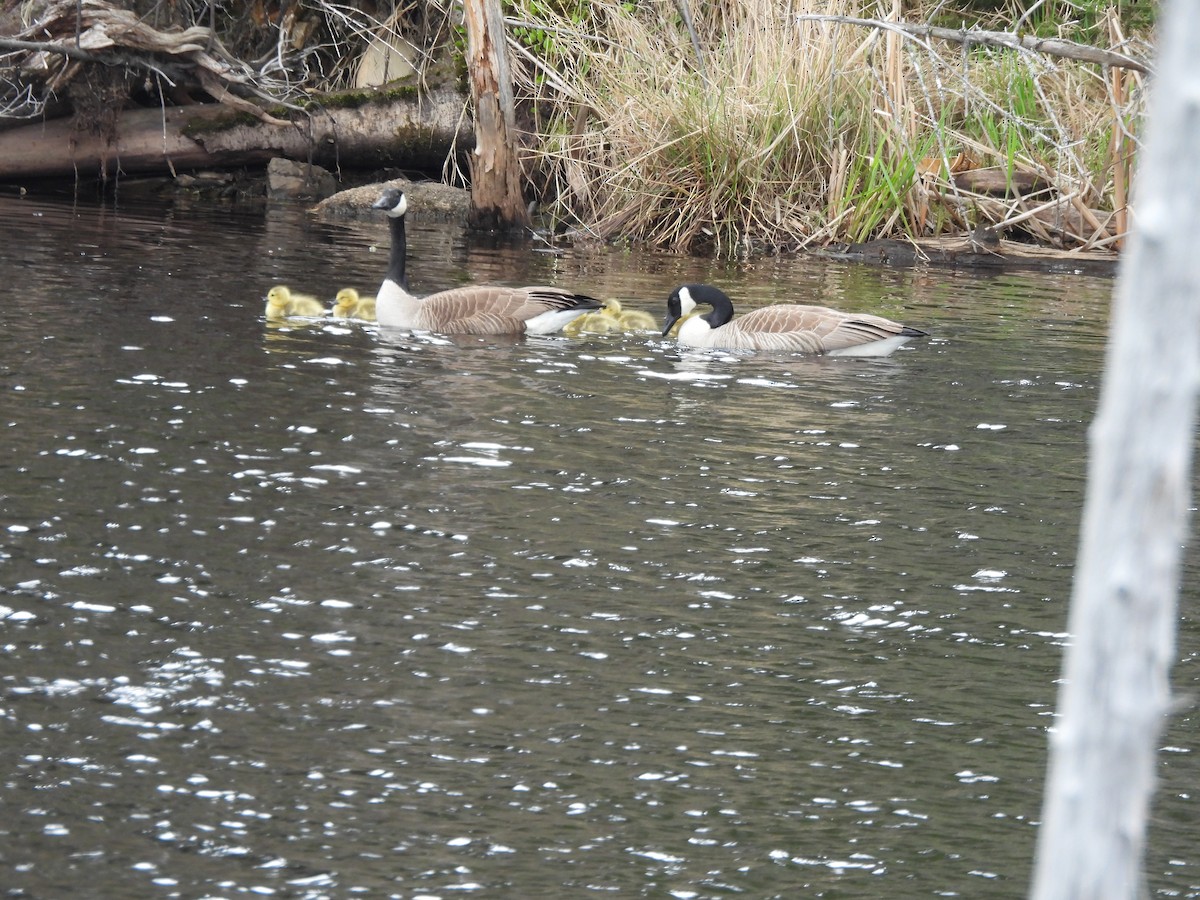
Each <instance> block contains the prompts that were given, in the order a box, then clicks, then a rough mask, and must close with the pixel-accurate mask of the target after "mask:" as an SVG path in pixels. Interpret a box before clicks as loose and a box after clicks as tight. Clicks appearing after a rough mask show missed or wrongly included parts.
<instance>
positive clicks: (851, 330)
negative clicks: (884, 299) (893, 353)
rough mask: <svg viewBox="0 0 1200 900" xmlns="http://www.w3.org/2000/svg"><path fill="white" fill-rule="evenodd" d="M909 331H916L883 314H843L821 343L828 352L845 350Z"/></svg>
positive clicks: (822, 337)
mask: <svg viewBox="0 0 1200 900" xmlns="http://www.w3.org/2000/svg"><path fill="white" fill-rule="evenodd" d="M907 333H914V332H912V330H911V329H906V328H905V327H904V326H903V325H901V324H900V323H899V322H893V321H892V320H891V319H885V318H883V316H872V315H870V314H866V313H864V314H860V315H846V314H843V315H842V320H841V321H840V322H837V323H836V324H835V325H834V326H833V327H832V328H830V330H829V331H828V332H826V333H825V334H823V335H822V336H821V343H822V344H824V345H825V350H826V352H828V351H831V350H844V349H845V348H847V347H858V346H861V345H862V344H870V343H872V342H874V341H883V340H887V339H888V338H891V337H895V336H896V335H899V334H907ZM917 333H919V332H917Z"/></svg>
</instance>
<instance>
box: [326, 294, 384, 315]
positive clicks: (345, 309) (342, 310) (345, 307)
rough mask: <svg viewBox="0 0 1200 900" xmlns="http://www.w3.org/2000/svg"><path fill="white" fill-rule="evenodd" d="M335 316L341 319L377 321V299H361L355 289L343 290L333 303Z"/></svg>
mask: <svg viewBox="0 0 1200 900" xmlns="http://www.w3.org/2000/svg"><path fill="white" fill-rule="evenodd" d="M333 314H334V315H335V316H337V317H338V318H339V319H362V320H363V321H364V322H374V321H375V298H374V297H360V296H359V293H358V291H356V290H355V289H354V288H342V289H341V290H340V291H338V292H337V297H336V298H335V299H334V302H333Z"/></svg>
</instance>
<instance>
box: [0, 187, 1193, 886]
mask: <svg viewBox="0 0 1200 900" xmlns="http://www.w3.org/2000/svg"><path fill="white" fill-rule="evenodd" d="M412 230H413V231H414V234H413V235H412V240H413V248H412V250H413V252H412V262H411V270H412V276H413V281H414V287H416V288H418V289H420V290H431V289H434V288H437V287H443V286H448V285H450V284H454V283H460V282H464V281H472V280H477V281H483V280H489V279H491V280H503V281H507V282H510V283H522V282H532V281H538V282H545V281H550V282H559V283H564V284H569V285H572V286H574V287H577V288H579V289H583V290H587V291H589V292H592V293H596V294H597V295H600V296H606V297H607V296H616V297H619V298H621V299H622V300H623V301H624V302H625V303H626V305H631V306H641V307H643V308H646V309H650V310H652V311H653V312H654V313H655V314H656V315H659V314H661V309H662V304H663V298H665V296H666V294H667V293H668V292H669V290H670V289H671V288H672V287H674V286H675V285H676V284H678V283H680V282H682V281H684V280H713V281H717V282H719V283H722V284H725V285H727V286H729V288H730V292H731V293H732V294H733V295H734V296H735V298H736V299H739V300H741V301H743V302H742V304H741V306H742V307H743V308H749V307H751V306H753V305H755V304H757V303H761V302H772V301H782V300H791V299H795V300H806V301H817V302H823V303H828V304H831V305H835V306H839V307H843V308H847V309H862V310H871V311H878V312H883V313H884V314H888V315H892V316H894V317H896V318H902V319H903V320H905V321H907V322H909V323H911V324H914V325H918V326H920V327H923V328H928V329H929V330H930V331H931V332H932V333H933V334H934V338H933V339H932V340H930V341H926V342H921V343H919V344H916V345H913V346H912V347H911V349H906V350H904V351H902V352H900V353H898V354H896V355H895V356H894V357H892V358H890V359H887V360H821V359H817V360H812V359H799V358H788V357H773V356H770V355H757V356H737V357H734V356H724V357H723V356H720V355H704V354H681V353H680V352H679V351H678V350H677V349H676V347H675V346H674V345H673V344H672V343H671V342H669V341H664V340H662V339H660V338H658V337H656V336H654V335H605V336H594V337H586V338H580V339H568V338H563V337H545V338H531V339H527V340H506V339H474V338H471V339H456V340H447V339H439V338H432V337H412V336H395V335H381V334H380V333H379V332H378V331H377V330H376V329H375V328H373V327H364V326H359V325H353V324H351V325H321V324H316V325H304V324H294V325H291V326H288V327H282V328H280V327H268V326H267V325H265V323H264V322H263V320H262V318H261V312H262V307H263V301H262V297H263V295H264V294H265V292H266V290H267V288H268V287H269V286H270V285H272V284H274V283H277V282H286V283H288V284H290V285H291V286H292V287H293V288H296V289H304V290H308V291H312V292H314V293H318V294H320V295H322V296H324V297H326V298H332V296H333V293H334V292H335V291H336V290H337V289H338V288H339V287H343V286H346V285H354V286H358V287H360V288H363V289H365V290H367V291H373V289H374V287H375V285H376V282H377V281H378V278H379V276H380V272H381V270H382V268H383V265H384V255H383V254H384V251H375V252H373V251H372V249H371V244H372V242H376V241H382V240H384V239H385V234H384V229H383V227H382V225H381V224H377V223H363V224H361V225H340V226H329V225H320V224H316V223H314V222H311V221H310V220H308V219H307V218H306V217H305V215H304V214H303V213H301V212H297V211H289V210H283V211H272V212H270V213H268V214H267V215H266V216H265V217H264V216H263V215H261V214H254V213H246V214H240V213H238V212H237V211H236V210H229V209H222V208H211V207H197V208H187V207H183V206H177V207H174V208H172V209H167V210H154V209H149V208H137V207H134V208H132V209H124V210H114V209H111V208H108V209H95V208H76V209H72V208H70V207H68V206H55V205H39V204H38V203H34V202H29V201H15V200H5V201H2V202H0V232H2V237H0V273H2V274H3V276H4V277H5V279H6V280H7V283H8V285H9V290H8V292H7V298H6V302H5V303H4V304H3V305H2V306H0V363H2V365H3V382H2V385H0V387H2V389H3V394H2V395H0V427H2V429H3V430H2V432H0V440H2V441H3V444H2V446H0V451H2V452H0V466H3V480H2V487H0V528H2V529H3V531H2V532H0V542H2V543H0V647H2V655H0V686H2V688H3V692H4V693H3V701H2V705H0V709H2V712H3V715H2V716H0V742H2V743H0V748H2V750H3V753H2V754H0V773H2V778H3V780H2V784H3V794H2V797H0V799H2V800H3V804H2V808H3V810H4V815H3V817H2V818H0V884H2V885H3V887H4V889H5V890H6V891H7V893H5V894H4V896H14V897H19V896H29V897H39V898H42V897H45V898H56V897H65V896H89V895H96V896H147V897H158V896H161V897H171V896H178V897H230V896H237V895H244V894H265V895H276V896H284V897H310V898H316V897H348V896H359V895H362V896H371V897H385V896H394V897H404V898H411V897H452V896H459V895H462V894H476V895H481V896H486V897H532V896H539V897H540V896H544V897H577V896H592V895H598V896H610V895H617V896H648V897H675V898H708V897H723V896H732V895H741V896H748V897H756V898H757V897H796V896H814V897H816V896H824V897H877V896H889V897H923V896H960V897H1014V896H1020V895H1021V894H1022V893H1023V892H1024V891H1025V889H1026V885H1027V881H1028V877H1029V872H1030V868H1031V860H1032V854H1033V848H1034V840H1035V823H1036V820H1037V817H1038V815H1039V810H1040V798H1041V786H1042V778H1043V774H1044V767H1045V756H1046V729H1047V727H1048V726H1049V724H1050V722H1051V716H1052V712H1053V705H1054V702H1055V696H1056V694H1055V692H1056V679H1057V676H1058V669H1059V665H1060V654H1061V651H1062V647H1063V643H1064V640H1065V635H1064V633H1063V631H1064V627H1065V621H1066V611H1067V610H1066V604H1067V599H1068V596H1069V591H1070V578H1071V563H1072V559H1073V556H1074V550H1075V541H1076V535H1077V531H1076V528H1077V522H1078V519H1079V515H1080V504H1081V500H1082V492H1083V487H1084V482H1083V479H1084V455H1085V437H1086V435H1085V429H1086V424H1087V422H1088V421H1089V419H1090V416H1091V414H1092V410H1093V407H1094V404H1095V402H1096V395H1097V387H1098V378H1099V372H1100V368H1101V365H1102V352H1103V333H1104V323H1105V318H1106V309H1107V304H1108V299H1109V294H1110V291H1111V287H1112V285H1111V283H1110V282H1108V281H1102V280H1091V279H1086V278H1050V277H1038V276H1029V275H1021V276H1009V277H1000V278H988V279H975V278H969V277H963V276H954V275H950V274H945V273H922V272H896V271H887V270H880V269H873V268H860V267H850V266H841V265H836V264H828V263H820V262H816V261H812V260H766V261H760V262H755V263H753V264H743V265H737V266H725V265H720V264H714V263H712V262H708V261H703V260H693V259H686V258H677V257H665V256H654V255H648V254H641V253H636V252H624V251H620V250H612V249H610V250H604V251H600V250H595V251H592V250H586V249H570V250H568V251H567V252H566V253H565V254H563V255H552V254H548V253H537V252H531V251H530V248H529V247H527V246H523V245H522V246H512V245H488V244H487V243H486V242H480V243H468V242H467V241H466V240H465V239H464V238H463V237H462V235H460V234H458V233H457V232H454V231H452V230H447V229H445V228H441V227H421V226H420V225H419V223H414V226H413V229H412ZM1195 575H1196V571H1195V566H1194V564H1193V565H1192V566H1191V567H1189V569H1188V572H1187V573H1186V579H1185V588H1186V599H1185V601H1184V603H1183V605H1182V609H1181V613H1182V616H1183V618H1182V620H1181V623H1180V628H1181V631H1180V647H1179V659H1180V663H1179V665H1178V666H1177V669H1176V673H1175V682H1176V689H1177V691H1178V692H1179V693H1180V694H1183V695H1187V694H1190V693H1193V692H1194V691H1195V689H1196V685H1197V682H1198V681H1200V673H1198V671H1197V661H1198V658H1200V633H1198V629H1197V625H1196V622H1195V619H1194V615H1193V604H1192V603H1191V597H1192V595H1193V593H1194V586H1195V583H1196V578H1195ZM1198 732H1200V723H1198V721H1197V718H1196V715H1195V712H1194V710H1193V709H1192V707H1191V706H1190V705H1188V706H1185V707H1184V708H1183V709H1182V710H1181V712H1180V713H1179V715H1178V716H1176V718H1175V719H1174V720H1173V721H1172V724H1171V726H1170V729H1169V731H1168V732H1167V734H1166V735H1165V736H1164V739H1163V750H1162V754H1161V786H1160V791H1159V794H1158V799H1157V804H1156V808H1155V819H1154V826H1153V831H1152V833H1151V836H1150V848H1149V853H1148V859H1147V862H1146V869H1147V872H1148V878H1149V883H1150V889H1151V893H1152V894H1153V895H1155V896H1163V897H1195V896H1200V853H1198V852H1197V849H1196V846H1197V837H1198V836H1200V828H1198V826H1197V821H1198V819H1197V810H1196V801H1195V794H1196V788H1195V785H1196V783H1197V781H1200V771H1198V766H1197V761H1196V753H1195V752H1194V751H1195V747H1196V744H1197V735H1198Z"/></svg>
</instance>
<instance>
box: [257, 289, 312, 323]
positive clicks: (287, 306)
mask: <svg viewBox="0 0 1200 900" xmlns="http://www.w3.org/2000/svg"><path fill="white" fill-rule="evenodd" d="M323 315H325V307H324V306H323V305H322V304H321V301H320V300H318V299H317V298H316V297H310V296H308V295H307V294H296V293H293V292H292V291H290V290H289V289H288V288H287V287H286V286H284V285H282V284H277V285H275V287H273V288H271V289H270V290H269V291H267V312H266V316H267V318H268V319H283V318H286V317H287V316H311V317H316V316H323Z"/></svg>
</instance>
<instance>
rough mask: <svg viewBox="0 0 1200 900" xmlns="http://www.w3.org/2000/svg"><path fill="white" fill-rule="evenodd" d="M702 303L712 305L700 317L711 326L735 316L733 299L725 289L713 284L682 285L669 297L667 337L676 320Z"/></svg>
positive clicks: (666, 323)
mask: <svg viewBox="0 0 1200 900" xmlns="http://www.w3.org/2000/svg"><path fill="white" fill-rule="evenodd" d="M701 303H705V304H707V305H709V306H711V307H712V312H710V313H709V314H708V315H705V316H701V317H700V318H702V319H704V320H705V321H706V322H708V327H709V328H717V327H719V326H721V325H724V324H725V323H726V322H728V321H729V320H730V319H732V318H733V301H732V300H730V299H729V297H728V295H727V294H726V293H725V292H724V291H722V290H720V289H718V288H715V287H713V286H712V285H711V284H684V285H680V286H679V287H677V288H675V290H674V291H672V292H671V296H670V297H668V298H667V319H666V322H665V323H664V324H663V330H662V333H663V336H664V337H665V336H666V335H667V333H668V332H670V330H671V329H672V328H673V327H675V323H676V322H678V321H679V320H680V319H682V318H683V317H684V316H686V315H687V314H688V313H690V312H691V311H692V310H694V309H695V308H696V306H697V305H699V304H701Z"/></svg>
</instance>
